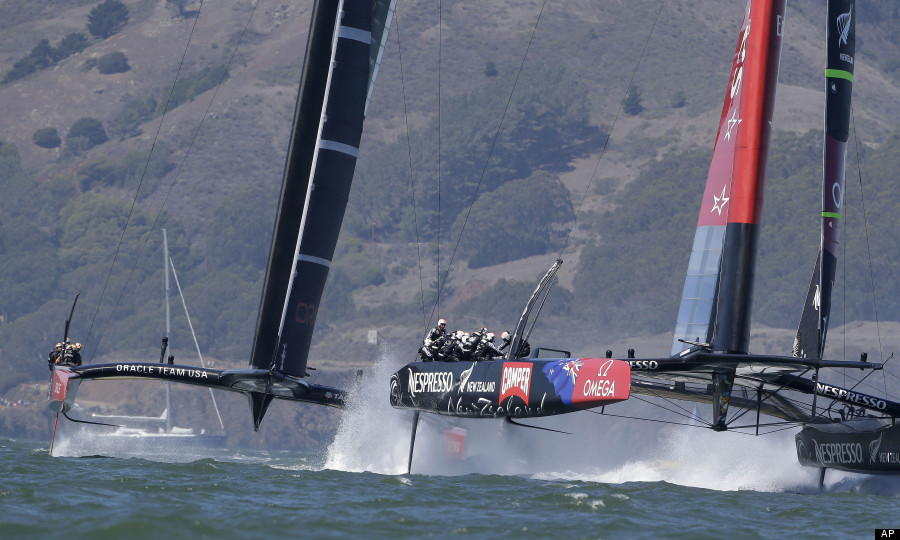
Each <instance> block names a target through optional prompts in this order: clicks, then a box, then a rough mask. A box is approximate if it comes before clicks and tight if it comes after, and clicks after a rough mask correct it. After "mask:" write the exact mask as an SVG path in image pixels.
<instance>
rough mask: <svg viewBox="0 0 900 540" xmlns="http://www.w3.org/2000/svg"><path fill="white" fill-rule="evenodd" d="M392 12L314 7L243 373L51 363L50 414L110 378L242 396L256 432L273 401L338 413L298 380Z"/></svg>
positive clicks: (332, 0) (330, 2)
mask: <svg viewBox="0 0 900 540" xmlns="http://www.w3.org/2000/svg"><path fill="white" fill-rule="evenodd" d="M395 4H396V0H317V1H316V2H315V5H314V7H313V13H312V21H311V23H310V29H309V37H308V40H307V45H306V57H305V60H304V64H303V72H302V78H301V82H300V90H299V95H298V99H297V106H296V111H295V116H294V121H293V128H292V132H291V141H290V146H289V150H288V156H287V162H286V166H285V172H284V178H283V182H282V190H281V197H280V201H279V205H278V213H277V217H276V221H275V231H274V236H273V238H272V246H271V250H270V253H269V263H268V269H267V271H266V278H265V285H264V288H263V294H262V300H261V303H260V310H259V318H258V321H257V326H256V336H255V339H254V345H253V351H252V355H251V357H250V365H249V367H248V368H247V369H228V370H215V369H209V368H203V367H196V366H186V365H173V364H169V363H152V362H150V363H148V362H116V363H109V364H97V365H84V366H71V365H70V366H66V365H60V364H57V365H56V366H54V367H53V374H52V378H51V381H50V393H49V406H50V408H51V409H52V410H54V411H56V412H57V413H60V412H61V413H63V415H65V414H66V412H67V411H69V410H70V409H71V408H72V406H73V404H74V401H75V396H76V391H77V389H78V386H79V384H80V383H81V382H82V381H86V380H94V379H117V378H146V379H159V380H165V381H172V382H180V383H186V384H194V385H200V386H206V387H210V388H215V389H222V390H231V391H236V392H241V393H244V394H246V395H247V396H248V397H249V400H250V408H251V412H252V416H253V426H254V429H258V428H259V425H260V422H262V420H263V417H264V416H265V413H266V409H267V408H268V406H269V404H270V403H271V401H272V399H274V398H279V399H287V400H293V401H301V402H307V403H315V404H319V405H327V406H332V407H342V406H343V404H344V391H343V390H340V389H338V388H334V387H331V386H323V385H317V384H310V383H308V382H307V381H305V380H304V378H305V377H307V376H308V373H307V369H308V368H307V357H308V354H309V347H310V342H311V339H312V333H313V328H314V326H315V322H316V313H317V311H318V305H319V301H320V299H321V296H322V290H323V288H324V285H325V279H326V277H327V275H328V270H329V267H330V264H331V262H330V261H331V259H332V257H333V255H334V249H335V245H336V243H337V238H338V233H339V231H340V227H341V222H342V221H343V216H344V209H345V207H346V204H347V198H348V195H349V192H350V184H351V181H352V179H353V171H354V168H355V165H356V158H357V153H358V148H359V142H360V137H361V135H362V128H363V121H364V119H365V113H366V107H367V104H368V101H369V97H370V95H371V92H372V87H373V84H374V82H375V77H376V75H377V72H378V66H379V63H380V61H381V56H382V52H383V50H384V42H385V40H386V37H387V33H388V29H389V28H390V24H391V21H392V18H393V12H394V5H395ZM67 325H68V323H67ZM57 419H58V415H57ZM51 453H52V448H51Z"/></svg>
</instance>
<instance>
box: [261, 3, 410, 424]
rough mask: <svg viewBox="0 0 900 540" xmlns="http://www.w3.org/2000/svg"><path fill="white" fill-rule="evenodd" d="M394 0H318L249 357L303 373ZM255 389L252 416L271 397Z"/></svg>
mask: <svg viewBox="0 0 900 540" xmlns="http://www.w3.org/2000/svg"><path fill="white" fill-rule="evenodd" d="M394 4H395V2H394V1H385V0H376V1H372V0H342V1H340V2H337V1H318V2H316V6H315V8H314V9H313V19H312V22H311V24H310V32H309V39H308V43H307V52H306V59H305V61H304V66H303V78H302V82H301V86H300V92H299V95H298V98H297V108H296V113H295V117H294V128H293V130H292V134H291V142H290V147H289V151H288V159H287V163H286V165H285V172H284V180H283V184H282V191H281V197H280V201H279V205H278V214H277V217H276V223H275V234H274V236H273V239H272V247H271V250H270V253H269V263H268V270H267V272H266V279H265V285H264V288H263V296H262V300H261V303H260V309H259V318H258V321H257V327H256V336H255V339H254V345H253V352H252V355H251V358H250V367H251V368H255V369H259V370H266V371H270V372H273V373H274V372H278V373H280V374H283V375H284V376H287V377H294V378H299V379H302V378H303V377H306V376H307V375H308V373H307V367H306V366H307V360H308V356H309V347H310V344H311V342H312V336H313V330H314V328H315V324H316V316H317V314H318V310H319V302H320V300H321V298H322V292H323V290H324V288H325V280H326V279H327V277H328V271H329V269H330V267H331V260H332V258H333V256H334V250H335V246H336V245H337V239H338V234H339V233H340V229H341V223H342V222H343V219H344V210H345V208H346V206H347V200H348V198H349V196H350V185H351V182H352V180H353V172H354V169H355V167H356V158H357V155H358V152H359V142H360V139H361V137H362V129H363V121H364V119H365V111H366V106H367V103H368V98H369V96H370V94H371V88H372V85H373V84H374V80H375V76H376V74H377V70H378V65H379V62H380V58H381V55H382V51H383V43H384V40H385V39H386V37H387V33H388V30H389V25H390V22H391V20H392V17H393V8H394ZM272 397H273V396H272V395H271V394H270V393H268V392H261V393H260V392H253V393H251V394H250V402H251V408H252V411H253V419H254V426H255V427H257V428H258V427H259V423H260V422H261V421H262V418H263V416H264V415H265V411H266V408H267V407H268V405H269V403H270V402H271V400H272Z"/></svg>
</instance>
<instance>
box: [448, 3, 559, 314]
mask: <svg viewBox="0 0 900 540" xmlns="http://www.w3.org/2000/svg"><path fill="white" fill-rule="evenodd" d="M546 5H547V0H543V2H542V3H541V10H540V11H539V12H538V16H537V20H535V21H534V27H532V29H531V36H530V37H529V38H528V45H527V46H526V47H525V54H524V55H523V56H522V62H521V63H520V64H519V69H518V71H516V78H515V80H514V81H513V86H512V89H511V90H510V92H509V97H508V98H507V100H506V107H505V108H504V109H503V114H502V115H500V123H499V124H497V131H495V132H494V137H493V139H492V140H491V147H490V149H489V150H488V155H487V157H486V158H485V160H484V166H483V167H482V168H481V175H480V176H479V177H478V185H476V186H475V191H474V192H473V193H472V200H471V201H470V202H469V208H468V210H466V218H465V219H464V220H463V224H462V228H461V229H460V230H459V235H457V237H456V245H455V246H454V247H453V252H452V253H451V254H450V260H449V262H448V263H447V270H446V272H445V273H444V281H443V282H441V281H440V274H439V275H438V278H439V279H438V291H437V300H435V307H437V306H439V305H440V300H441V292H442V291H443V290H444V283H446V281H447V276H448V275H449V274H450V268H451V266H453V259H454V258H456V252H457V250H458V249H459V244H460V242H461V241H462V237H463V233H465V231H466V225H467V224H468V223H469V215H470V214H471V213H472V206H473V205H474V204H475V199H476V198H477V197H478V192H479V191H480V190H481V184H483V183H484V175H485V173H486V172H487V166H488V163H490V161H491V156H492V155H493V154H494V147H495V146H496V145H497V139H498V138H499V137H500V131H501V130H502V129H503V121H504V120H505V119H506V115H507V113H508V112H509V107H510V104H511V103H512V98H513V95H514V94H515V93H516V87H517V86H518V84H519V77H520V76H521V75H522V69H523V68H524V67H525V60H527V59H528V51H529V50H531V44H532V42H534V35H535V33H536V32H537V27H538V24H539V23H540V22H541V16H542V15H543V14H544V7H545V6H546ZM438 110H440V106H439V107H438ZM438 133H440V127H438ZM438 139H439V140H440V137H438ZM438 201H440V190H438ZM438 223H439V224H440V220H438ZM438 244H439V245H440V243H438ZM434 309H435V308H432V310H431V313H432V317H431V318H433V317H434ZM438 313H439V314H440V312H438Z"/></svg>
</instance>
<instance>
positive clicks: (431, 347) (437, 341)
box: [419, 319, 447, 362]
mask: <svg viewBox="0 0 900 540" xmlns="http://www.w3.org/2000/svg"><path fill="white" fill-rule="evenodd" d="M446 340H447V321H446V320H444V319H439V320H438V324H437V326H435V327H434V328H432V329H431V331H430V332H428V335H426V336H425V340H424V343H423V344H422V348H421V349H419V357H420V358H421V359H422V361H423V362H431V361H432V360H439V359H440V358H437V357H438V356H439V354H438V353H439V351H440V350H441V347H443V346H444V341H446Z"/></svg>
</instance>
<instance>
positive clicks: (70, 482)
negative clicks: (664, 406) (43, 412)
mask: <svg viewBox="0 0 900 540" xmlns="http://www.w3.org/2000/svg"><path fill="white" fill-rule="evenodd" d="M393 369H395V366H393V365H391V364H390V363H379V364H378V365H377V366H376V367H375V369H374V372H373V373H372V374H371V376H370V377H367V378H366V379H365V380H361V381H359V382H358V384H359V385H360V387H357V388H354V389H353V391H352V392H351V393H350V395H351V396H358V397H353V398H351V400H350V403H349V407H348V408H347V409H346V410H345V411H344V412H343V413H342V415H341V418H340V425H339V427H338V430H337V434H336V435H335V437H334V440H332V441H323V446H322V447H323V450H322V451H321V452H319V453H317V454H309V455H304V454H300V453H298V452H291V451H281V452H264V451H247V450H236V449H221V448H219V449H203V450H197V449H185V448H183V447H178V446H175V445H176V444H177V443H172V446H171V447H167V446H166V445H165V444H163V445H162V446H160V445H159V444H150V443H149V442H144V441H141V440H139V439H137V440H135V439H131V440H127V441H126V442H124V443H123V442H122V440H121V439H118V440H117V439H115V438H113V437H109V436H108V435H105V434H93V433H91V431H89V430H88V431H85V430H83V429H81V428H77V427H73V426H77V425H76V424H64V423H63V422H62V421H61V422H60V424H61V425H60V429H59V430H58V431H57V436H56V439H55V441H54V447H53V456H51V455H50V448H49V444H47V443H35V442H25V441H14V440H8V439H0V540H11V539H18V538H23V539H25V538H27V539H34V538H41V539H45V538H65V539H67V540H69V539H73V538H91V539H103V538H128V539H132V538H133V539H140V538H153V539H167V540H171V539H179V538H191V539H199V538H214V539H228V538H235V539H256V538H273V539H274V538H278V539H283V538H429V537H437V538H457V537H459V538H486V539H496V538H628V539H631V538H686V539H687V538H690V539H698V538H700V539H702V538H711V539H714V538H726V537H728V538H765V539H770V538H829V539H832V538H873V537H874V535H875V529H877V528H900V476H897V477H890V476H864V475H854V474H849V473H842V472H839V471H829V472H828V474H827V476H826V479H825V485H824V488H823V489H822V490H821V491H820V490H819V487H818V470H817V469H812V468H806V467H802V466H800V465H799V464H798V463H797V458H796V451H795V449H794V433H793V432H794V431H796V430H778V431H775V432H773V433H770V434H768V435H765V436H759V437H757V436H753V434H752V433H746V432H745V433H738V432H732V431H729V432H725V433H714V432H712V431H711V430H708V429H693V428H692V427H691V426H689V425H679V426H674V425H672V426H670V425H665V424H658V423H648V422H639V421H635V420H627V419H619V418H612V417H610V416H609V415H598V414H590V413H587V412H580V413H574V414H569V415H563V416H560V417H552V418H547V419H543V420H541V421H540V422H539V421H533V423H534V424H536V425H537V424H541V425H543V426H544V427H551V428H553V429H558V430H562V431H566V432H567V433H568V434H562V433H552V432H547V431H541V430H535V429H526V428H523V427H519V426H511V425H509V424H507V423H504V422H501V421H498V420H494V419H473V420H466V421H463V422H460V423H454V422H453V421H451V420H447V419H446V418H443V417H437V418H435V417H433V416H430V415H427V416H426V415H423V416H422V421H420V423H419V427H418V431H417V437H416V446H415V454H414V458H413V460H412V472H411V473H407V465H408V456H409V442H410V437H409V435H410V432H411V429H410V428H411V418H412V417H411V414H410V413H409V412H408V411H399V410H395V409H393V408H391V407H390V405H389V404H388V403H387V399H385V395H384V388H383V386H384V384H383V381H385V380H387V379H388V377H389V373H390V372H391V371H392V370H393ZM607 409H609V410H615V411H627V410H628V409H624V408H622V407H620V406H618V405H617V406H616V408H615V409H613V407H608V408H607ZM695 412H696V411H695ZM451 427H459V428H462V429H465V430H466V433H467V436H466V442H465V453H464V454H465V455H464V459H461V460H458V459H453V458H451V457H448V456H447V455H446V453H445V450H444V445H443V442H442V437H443V432H444V430H447V429H448V428H451ZM286 429H290V427H289V426H286ZM294 429H295V428H294Z"/></svg>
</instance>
